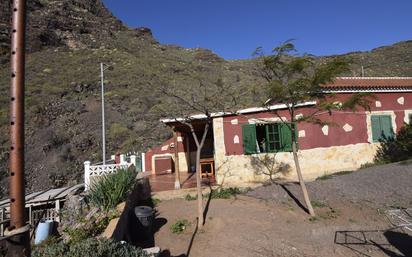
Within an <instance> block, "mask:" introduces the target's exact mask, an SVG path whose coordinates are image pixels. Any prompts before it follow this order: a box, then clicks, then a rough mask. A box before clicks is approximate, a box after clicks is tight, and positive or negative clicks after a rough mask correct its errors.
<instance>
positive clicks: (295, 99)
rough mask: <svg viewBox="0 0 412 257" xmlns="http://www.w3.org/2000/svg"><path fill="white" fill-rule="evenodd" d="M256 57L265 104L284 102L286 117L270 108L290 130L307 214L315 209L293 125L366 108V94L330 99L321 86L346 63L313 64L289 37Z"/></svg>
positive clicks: (336, 75) (346, 64)
mask: <svg viewBox="0 0 412 257" xmlns="http://www.w3.org/2000/svg"><path fill="white" fill-rule="evenodd" d="M255 55H256V56H257V57H258V58H257V61H258V71H259V72H260V74H261V76H262V77H263V78H264V79H265V80H266V83H265V88H266V89H267V94H266V95H265V97H266V99H267V98H268V97H269V100H267V101H266V102H265V106H266V107H267V108H268V110H270V109H269V106H270V105H272V104H274V103H284V104H286V106H287V110H288V112H289V116H290V120H284V119H282V117H281V116H280V115H279V113H278V111H276V110H275V111H273V110H272V111H271V112H273V113H274V115H276V116H277V117H278V118H280V120H281V121H282V123H284V124H287V126H288V128H289V129H290V130H291V137H292V152H293V159H294V163H295V167H296V172H297V175H298V179H299V183H300V186H301V189H302V193H303V197H304V201H305V204H306V207H307V209H308V211H309V213H310V215H312V216H314V215H315V212H314V210H313V207H312V205H311V202H310V199H309V194H308V192H307V189H306V185H305V182H304V180H303V176H302V172H301V168H300V164H299V158H298V155H297V152H298V149H297V140H298V139H297V136H296V135H297V133H296V131H295V130H296V126H295V125H294V124H296V123H299V122H310V123H315V124H325V123H326V122H325V121H323V120H321V119H320V118H317V114H318V113H319V112H324V111H327V112H329V114H332V111H333V110H342V109H350V110H356V108H357V107H358V106H361V107H363V108H365V109H369V103H370V101H369V99H368V95H367V94H354V95H353V96H352V97H350V98H349V99H348V100H346V101H345V102H343V103H341V102H337V101H334V95H333V94H325V92H324V90H322V85H325V84H328V83H331V82H333V80H334V79H335V78H336V77H338V76H339V75H341V74H342V73H344V72H347V71H348V70H349V63H348V62H347V61H346V60H344V59H342V58H334V59H332V60H330V61H328V62H325V63H320V64H318V63H316V60H315V58H314V57H313V56H310V55H307V54H304V55H299V54H296V49H295V46H294V44H293V43H292V41H291V40H289V41H286V42H285V43H283V44H281V45H280V46H278V47H275V48H274V49H273V51H272V53H271V54H270V55H265V54H264V53H263V51H262V49H261V48H258V49H257V50H256V51H255ZM307 101H316V105H315V106H314V107H313V109H312V110H313V111H312V113H310V114H307V115H305V116H300V117H296V115H295V114H296V109H297V108H298V107H299V105H300V104H301V103H304V102H307Z"/></svg>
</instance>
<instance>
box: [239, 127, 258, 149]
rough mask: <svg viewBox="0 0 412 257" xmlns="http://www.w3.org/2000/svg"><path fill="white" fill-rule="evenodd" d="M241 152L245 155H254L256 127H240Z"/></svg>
mask: <svg viewBox="0 0 412 257" xmlns="http://www.w3.org/2000/svg"><path fill="white" fill-rule="evenodd" d="M242 135H243V150H244V152H245V154H254V153H257V151H256V147H257V146H256V125H255V124H245V125H243V126H242Z"/></svg>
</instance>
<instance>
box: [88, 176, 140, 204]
mask: <svg viewBox="0 0 412 257" xmlns="http://www.w3.org/2000/svg"><path fill="white" fill-rule="evenodd" d="M135 177H136V174H135V173H134V172H132V171H129V170H126V169H119V170H117V172H116V173H115V174H113V175H107V176H103V177H101V178H100V179H99V180H98V181H97V182H96V183H94V184H92V186H91V187H90V190H89V193H88V195H87V198H88V200H89V202H90V203H91V204H92V205H94V206H96V207H99V208H101V209H102V210H104V211H107V210H109V209H111V208H114V207H116V205H118V204H119V203H121V202H123V201H125V200H126V198H127V195H128V193H129V192H130V191H131V190H132V189H133V186H134V184H135Z"/></svg>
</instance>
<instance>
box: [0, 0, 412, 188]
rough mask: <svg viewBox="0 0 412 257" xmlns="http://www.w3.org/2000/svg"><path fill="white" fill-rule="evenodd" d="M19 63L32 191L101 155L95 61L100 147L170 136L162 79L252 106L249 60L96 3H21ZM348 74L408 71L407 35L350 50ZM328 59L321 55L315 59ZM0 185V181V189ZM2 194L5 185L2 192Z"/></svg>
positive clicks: (4, 19)
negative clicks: (167, 38) (189, 45)
mask: <svg viewBox="0 0 412 257" xmlns="http://www.w3.org/2000/svg"><path fill="white" fill-rule="evenodd" d="M29 5H30V6H29V7H30V8H29V10H30V12H29V14H28V15H29V18H28V21H29V23H28V27H29V29H28V36H27V38H28V43H27V45H28V47H27V48H28V55H27V64H26V67H27V68H26V107H25V108H26V144H27V147H26V172H27V181H28V190H29V191H34V190H39V189H45V188H49V187H50V186H63V185H65V184H67V183H79V182H81V181H82V175H83V162H84V161H86V160H91V161H99V160H101V127H100V123H101V116H100V115H101V113H100V112H101V109H100V108H101V107H100V104H101V103H100V82H99V80H100V78H99V75H100V71H99V63H100V62H104V63H107V64H110V65H111V66H113V68H114V69H113V70H107V71H106V72H105V85H106V86H105V90H106V95H105V97H106V112H107V114H106V122H107V123H106V124H107V139H108V140H107V148H108V149H107V152H108V154H112V153H114V152H116V151H122V152H124V151H145V150H147V149H148V148H149V147H151V146H153V145H156V144H158V143H159V142H161V141H162V140H164V139H166V138H168V137H169V136H170V131H169V130H168V129H167V128H165V127H164V126H162V125H160V123H159V122H158V120H159V118H161V117H162V114H161V113H159V112H157V111H156V105H158V104H160V103H163V102H164V101H166V100H167V99H166V96H164V95H163V94H162V93H160V92H159V90H158V89H159V88H160V87H161V86H164V85H178V86H180V87H183V88H185V89H187V90H191V85H193V83H199V81H207V82H208V83H214V82H216V81H218V80H219V79H222V80H223V82H224V83H230V84H235V85H236V87H237V88H238V90H239V92H243V93H245V92H247V94H245V97H244V99H243V102H244V105H245V106H253V105H259V102H258V101H257V99H259V96H260V95H262V94H263V93H264V92H262V89H261V88H260V87H259V85H260V83H261V82H262V81H261V78H260V77H259V75H258V73H257V72H256V70H255V60H253V59H250V60H238V61H227V60H224V59H222V58H221V57H219V56H217V55H216V54H214V53H213V52H211V51H210V50H207V49H198V48H197V49H185V48H182V47H179V46H174V45H162V44H160V43H158V42H157V41H156V40H155V39H154V38H153V37H152V34H151V31H150V29H147V28H137V29H132V28H128V27H126V26H124V25H123V24H122V23H121V21H119V20H117V19H116V18H115V17H113V16H112V15H111V13H110V12H109V11H108V10H107V9H106V8H105V7H104V6H103V4H102V3H101V1H100V0H67V1H63V0H56V1H52V0H34V1H29ZM8 13H9V0H6V1H2V2H1V3H0V50H1V51H0V89H1V90H2V92H5V93H4V94H1V95H0V121H1V122H0V132H1V133H0V145H1V149H0V172H1V176H2V178H3V183H5V181H6V180H5V178H6V176H7V175H6V174H7V160H8V152H7V148H8V105H9V102H8V99H9V96H8V94H7V93H6V92H8V90H9V77H10V76H9V54H8V48H9V41H8V38H9V33H8V19H9V15H8ZM346 56H348V57H350V58H351V59H352V60H353V62H354V63H353V65H352V70H353V72H352V74H348V75H360V74H359V73H360V66H361V65H363V66H364V68H365V71H366V75H368V76H412V41H408V42H401V43H398V44H395V45H393V46H386V47H381V48H378V49H374V50H372V51H370V52H358V53H349V54H347V55H346ZM325 58H329V57H319V60H320V61H322V60H324V59H325ZM1 188H5V187H4V186H2V187H1ZM3 193H4V192H3Z"/></svg>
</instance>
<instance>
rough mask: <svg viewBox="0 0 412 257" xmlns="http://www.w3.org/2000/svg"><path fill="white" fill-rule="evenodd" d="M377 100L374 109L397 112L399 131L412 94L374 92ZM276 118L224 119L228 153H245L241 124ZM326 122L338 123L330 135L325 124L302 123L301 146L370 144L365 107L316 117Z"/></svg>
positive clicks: (305, 109)
mask: <svg viewBox="0 0 412 257" xmlns="http://www.w3.org/2000/svg"><path fill="white" fill-rule="evenodd" d="M350 96H351V94H337V95H336V96H335V97H334V98H333V99H334V101H341V102H343V101H344V100H345V99H347V98H349V97H350ZM374 96H375V97H376V99H371V102H372V103H371V105H370V107H371V111H394V112H395V115H396V120H395V122H396V126H397V130H399V128H400V127H401V126H402V125H403V123H404V111H405V110H407V109H412V93H375V94H374ZM399 97H404V104H403V105H401V104H399V103H398V102H397V99H398V98H399ZM375 101H380V102H381V107H376V106H375ZM312 112H313V109H311V108H310V107H302V108H299V109H298V110H297V113H296V114H299V113H302V114H304V115H305V114H311V113H312ZM279 114H280V116H282V117H286V118H287V119H290V116H289V114H288V112H287V111H285V110H281V111H279ZM270 117H275V116H274V114H271V113H263V112H262V113H254V114H247V115H243V116H228V117H224V118H223V122H224V124H223V130H224V141H225V147H226V155H242V154H244V152H243V144H242V125H243V124H247V123H248V119H253V118H270ZM317 117H318V118H321V119H322V120H325V121H330V122H333V123H335V124H336V126H333V125H329V132H328V135H324V134H323V132H322V126H320V125H316V124H311V123H303V122H302V123H299V124H298V130H305V133H306V135H305V137H301V138H299V139H298V142H299V147H300V149H311V148H316V147H329V146H342V145H349V144H356V143H367V142H368V135H367V127H366V114H365V111H364V110H363V109H362V108H359V110H358V111H357V112H351V111H346V112H333V114H332V115H329V114H328V113H323V114H320V115H318V116H317ZM233 119H238V124H232V123H231V120H233ZM346 123H348V124H349V125H351V126H352V131H350V132H345V131H344V129H343V128H342V127H343V125H345V124H346ZM236 135H237V136H239V144H235V143H234V140H233V139H234V137H235V136H236Z"/></svg>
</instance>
